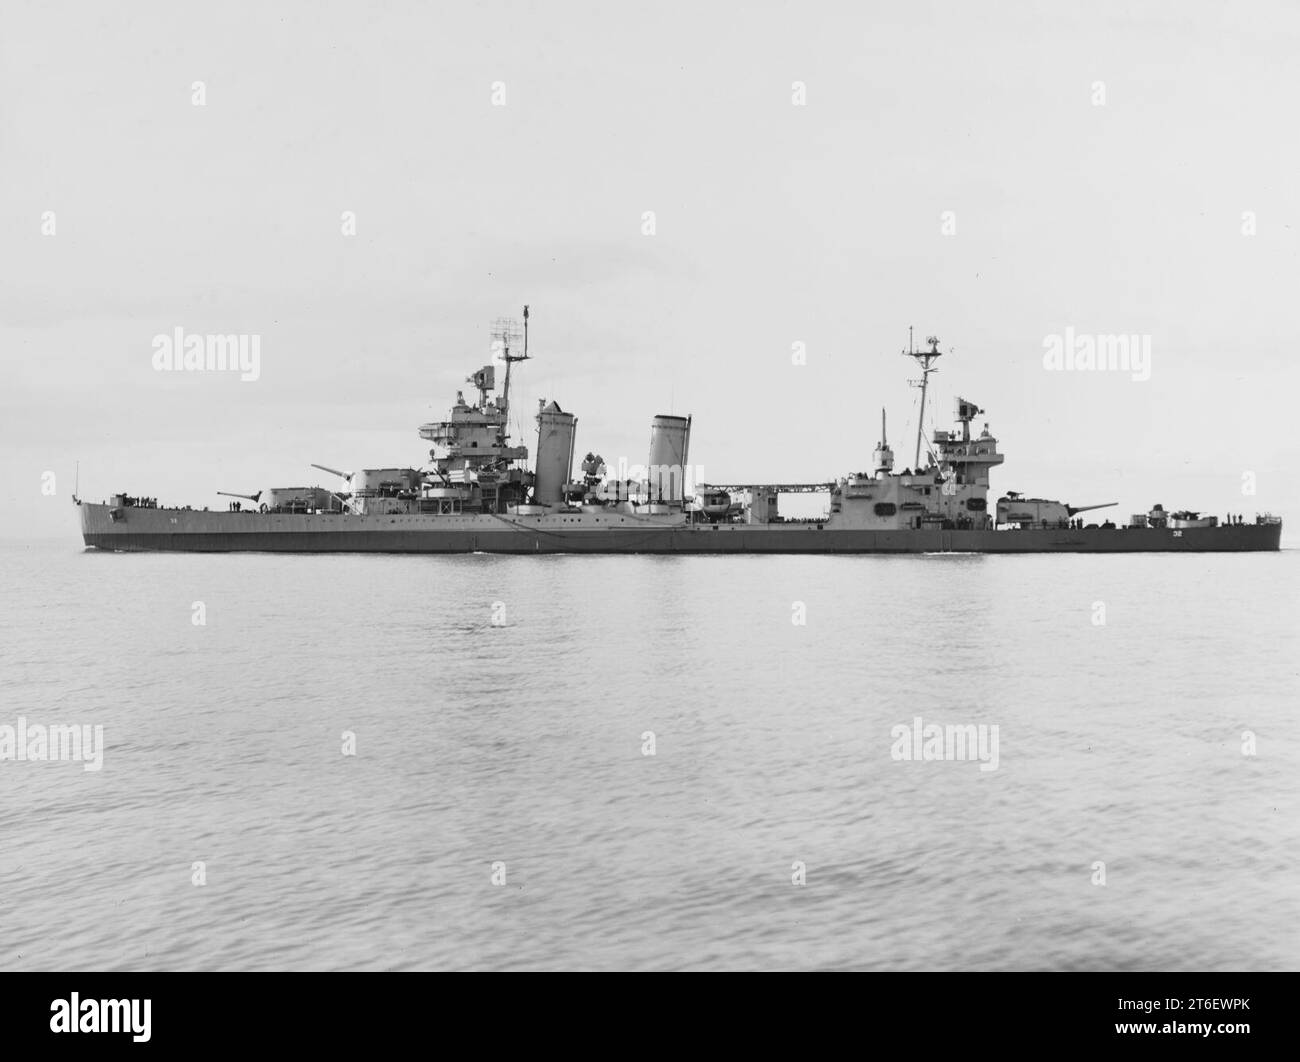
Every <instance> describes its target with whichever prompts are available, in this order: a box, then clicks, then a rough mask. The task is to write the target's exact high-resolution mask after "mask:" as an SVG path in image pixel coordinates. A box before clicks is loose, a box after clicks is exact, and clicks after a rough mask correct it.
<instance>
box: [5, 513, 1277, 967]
mask: <svg viewBox="0 0 1300 1062" xmlns="http://www.w3.org/2000/svg"><path fill="white" fill-rule="evenodd" d="M0 587H2V588H3V594H2V595H0V696H2V698H3V703H2V704H0V727H4V726H9V727H11V728H13V732H14V737H13V738H12V742H13V743H14V751H13V753H12V755H13V756H14V757H16V756H17V754H18V753H17V742H18V736H17V735H18V727H19V720H20V718H21V719H22V720H24V723H23V726H24V727H25V728H27V734H28V738H29V739H30V734H31V730H30V728H31V727H32V726H50V725H76V726H79V727H85V726H89V727H91V728H93V727H95V726H102V727H103V730H102V735H103V749H102V765H101V766H100V769H98V770H86V769H85V766H86V763H83V762H77V761H75V760H63V761H60V762H50V761H41V760H31V759H22V760H19V759H17V758H8V759H4V760H2V761H0V896H2V897H3V903H0V949H2V950H0V969H6V970H48V969H111V970H141V969H168V970H170V969H178V970H208V969H218V970H268V969H295V970H297V969H326V970H333V969H357V968H359V969H368V970H385V969H446V968H455V969H502V968H505V969H548V968H557V967H558V968H581V969H593V968H594V969H650V970H679V969H872V970H879V969H887V970H953V969H962V970H971V969H973V970H1022V969H1053V970H1056V969H1060V970H1192V969H1197V970H1199V969H1211V970H1275V969H1297V968H1300V724H1298V722H1297V718H1298V716H1300V696H1298V695H1300V618H1298V616H1297V603H1298V602H1300V552H1296V551H1284V552H1282V553H1279V554H1258V555H1236V556H1233V555H1220V556H1215V555H1183V556H1177V555H1167V556H1158V555H1152V556H1108V557H1107V556H1059V557H1047V556H1040V557H1032V556H1031V557H1015V556H1007V557H991V556H922V557H730V558H712V557H649V556H645V557H639V556H629V557H564V556H557V557H518V558H515V557H493V556H465V557H385V556H273V555H228V556H203V555H194V556H184V555H143V554H142V555H127V554H123V555H114V554H97V553H92V552H83V550H82V549H81V547H80V544H79V542H77V541H75V540H74V539H73V538H72V537H71V536H69V538H68V539H67V540H64V541H59V542H43V543H32V544H21V543H12V542H10V543H4V544H0ZM196 603H201V606H200V605H198V604H196ZM199 619H201V620H202V621H203V622H202V623H197V622H196V620H199ZM800 620H802V622H799V621H800ZM918 718H919V719H920V720H921V723H920V724H915V720H916V719H918ZM929 724H938V725H939V726H940V727H947V726H953V727H964V726H967V725H974V726H977V727H978V726H980V725H983V726H985V727H986V728H989V729H986V730H985V731H984V733H985V735H987V736H988V737H989V740H990V741H991V736H992V735H993V734H994V733H995V732H994V731H993V730H992V729H991V728H992V727H994V726H996V727H997V730H996V734H997V742H998V744H997V757H996V769H991V770H982V769H981V767H989V766H993V765H994V761H993V759H992V757H991V755H989V756H986V757H985V759H984V760H983V761H980V760H979V759H974V758H971V757H970V755H969V753H971V752H973V751H974V750H971V749H968V750H967V753H968V755H967V756H966V757H965V758H961V753H962V748H961V746H960V744H954V745H953V746H952V748H951V753H952V758H943V759H902V758H900V757H901V756H902V754H903V749H904V747H906V751H908V752H909V753H910V752H912V751H915V750H918V746H917V745H914V744H913V741H912V738H911V737H907V738H904V739H900V738H899V736H898V735H899V734H910V733H911V731H912V729H913V727H914V726H917V728H918V730H922V731H923V728H924V727H925V726H927V725H929ZM896 728H901V729H896ZM3 733H4V732H3V730H0V752H3ZM92 733H93V729H92ZM349 734H350V735H352V737H351V738H349V737H348V736H347V735H349ZM1252 743H1253V748H1252ZM350 746H352V747H350ZM88 748H89V747H88V746H87V747H86V748H83V750H82V753H83V755H85V754H87V751H88ZM941 751H943V753H944V755H945V756H947V755H948V751H949V750H948V748H947V746H944V748H943V749H942V750H941ZM984 751H985V752H986V753H991V752H992V748H991V745H989V744H987V743H986V745H985V746H984ZM349 753H351V754H349ZM651 753H652V754H651ZM69 754H71V752H70V750H69ZM91 765H92V766H93V763H92V764H91ZM1103 875H1104V883H1103V877H1102V876H1103Z"/></svg>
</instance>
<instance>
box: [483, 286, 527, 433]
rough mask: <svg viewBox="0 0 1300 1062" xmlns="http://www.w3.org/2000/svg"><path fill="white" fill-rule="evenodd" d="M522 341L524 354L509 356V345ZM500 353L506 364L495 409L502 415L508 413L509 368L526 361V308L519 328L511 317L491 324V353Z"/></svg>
mask: <svg viewBox="0 0 1300 1062" xmlns="http://www.w3.org/2000/svg"><path fill="white" fill-rule="evenodd" d="M520 340H523V344H524V352H523V353H522V354H511V353H510V347H511V344H516V343H518V342H519V341H520ZM498 351H500V353H501V360H502V361H504V362H505V363H506V379H505V385H504V387H502V389H501V400H500V401H499V402H498V403H497V408H498V409H500V410H501V412H502V413H509V412H510V366H512V365H513V364H514V363H515V362H517V361H527V360H528V307H527V306H525V307H524V323H523V326H522V327H521V326H520V324H519V322H518V321H516V320H515V319H514V318H512V317H498V318H497V319H496V320H495V321H493V322H492V352H493V355H494V356H495V355H496V353H497V352H498Z"/></svg>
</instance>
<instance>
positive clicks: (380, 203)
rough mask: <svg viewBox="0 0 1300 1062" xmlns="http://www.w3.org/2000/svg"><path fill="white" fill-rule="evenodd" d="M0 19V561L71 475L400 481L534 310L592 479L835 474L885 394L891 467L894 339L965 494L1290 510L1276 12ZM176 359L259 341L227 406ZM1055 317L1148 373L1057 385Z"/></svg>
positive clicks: (384, 7)
mask: <svg viewBox="0 0 1300 1062" xmlns="http://www.w3.org/2000/svg"><path fill="white" fill-rule="evenodd" d="M2 18H3V23H2V24H0V351H2V352H3V354H2V356H3V359H4V367H5V377H4V386H3V388H2V389H0V396H2V397H0V445H2V447H3V454H4V460H3V462H2V463H0V464H2V467H0V502H2V507H0V513H3V519H2V531H3V534H4V535H5V536H7V537H46V536H51V535H56V536H60V537H64V538H67V539H68V540H69V543H70V544H72V543H74V542H76V541H78V525H77V520H76V516H75V513H74V510H73V508H72V506H71V504H70V503H69V496H70V495H71V492H72V487H73V483H72V475H73V467H74V462H75V461H80V469H81V471H80V475H81V491H82V494H83V496H86V497H90V498H93V499H96V500H98V499H100V498H103V497H105V496H107V495H108V494H109V493H112V492H114V491H117V490H125V491H127V492H130V493H140V494H150V495H156V496H157V497H159V498H160V499H161V500H163V501H164V502H173V503H177V504H193V505H196V506H203V505H212V506H214V507H224V505H225V500H224V499H221V498H218V497H217V496H216V495H215V493H214V492H215V491H216V490H232V491H247V492H252V491H255V490H257V489H259V488H264V487H268V486H277V485H299V484H304V483H312V482H319V481H323V480H325V479H327V477H323V476H322V474H320V473H317V472H316V471H315V470H313V469H311V468H310V467H309V463H310V462H313V461H317V462H321V463H323V464H326V465H331V466H334V467H340V468H345V469H357V468H362V467H375V466H390V465H416V466H418V465H420V464H422V463H423V462H424V461H425V460H426V458H427V447H428V444H427V443H425V442H424V441H423V440H421V439H420V438H419V437H418V435H417V434H416V429H417V427H418V426H419V424H421V423H422V422H424V421H427V420H430V419H433V418H437V417H441V416H443V415H445V413H446V411H447V409H448V407H450V405H451V404H452V402H453V401H454V398H455V392H456V391H457V390H458V389H460V388H462V387H466V385H465V384H464V378H465V376H467V375H468V374H469V373H470V372H472V371H473V370H475V369H477V368H478V367H479V366H480V365H482V364H484V363H485V362H486V361H487V360H488V358H489V354H490V351H489V328H490V325H491V322H492V320H493V319H494V318H496V317H498V316H502V315H515V316H517V315H518V314H519V311H520V308H521V307H522V305H523V304H524V303H525V302H527V303H529V304H530V305H531V307H532V334H531V344H530V346H531V351H530V352H531V353H532V354H533V355H534V359H535V360H533V361H531V362H529V363H527V364H526V365H525V366H523V368H522V369H521V370H520V372H519V376H518V377H517V379H518V389H517V391H516V399H517V401H516V403H515V412H516V413H518V414H519V415H520V418H521V420H522V421H523V428H524V431H523V437H522V438H521V439H520V440H519V441H522V442H524V443H525V444H526V445H529V446H530V448H531V447H532V446H533V445H534V443H535V435H534V428H533V424H532V420H531V417H532V415H533V413H534V412H535V411H536V405H537V399H538V398H543V397H544V398H546V399H555V400H557V401H558V402H559V403H560V404H561V406H562V407H563V408H565V409H566V410H570V411H572V412H574V413H576V414H577V415H578V418H579V425H578V440H577V446H578V449H579V453H580V454H581V453H585V452H586V451H587V450H590V449H595V450H597V451H599V452H600V453H602V454H603V455H604V456H605V458H606V459H607V461H609V462H610V463H613V462H615V461H617V459H618V458H619V457H620V456H625V455H626V456H627V457H628V458H629V460H631V461H633V462H637V461H642V460H644V457H645V451H646V443H647V439H648V434H649V421H650V418H651V417H652V416H653V415H655V414H657V413H667V412H675V413H678V414H685V413H692V414H694V416H695V430H694V434H693V438H692V452H691V459H692V462H693V463H695V464H697V465H702V466H703V469H704V473H705V478H706V479H707V480H711V481H714V482H736V481H763V480H767V481H773V480H776V481H816V480H825V479H830V478H834V477H836V476H840V475H843V474H846V473H848V472H852V471H855V470H858V469H863V468H866V467H868V466H869V464H870V460H871V450H872V448H873V447H874V445H875V443H876V441H877V437H878V435H879V421H880V407H881V406H882V405H884V406H887V407H888V408H889V412H890V430H891V441H892V442H893V443H894V445H895V449H896V450H897V452H898V454H899V465H900V467H901V466H902V465H903V464H904V463H910V460H911V453H912V444H911V441H910V435H911V433H914V432H915V424H916V419H915V418H916V410H915V406H916V394H915V392H914V391H913V390H911V389H909V388H908V386H907V380H908V378H909V376H913V375H914V373H913V372H911V371H909V370H910V365H909V363H908V362H906V361H905V360H904V359H903V358H901V357H900V356H899V351H900V350H901V349H902V348H903V347H904V346H905V345H906V343H907V330H908V326H909V325H914V326H915V327H916V330H917V334H918V337H921V336H925V335H927V334H936V335H938V336H939V337H940V338H941V340H942V347H943V349H945V350H949V349H951V354H949V355H945V357H944V358H943V359H942V360H941V361H940V370H941V371H940V372H939V373H938V374H937V375H936V376H935V377H934V378H933V392H932V393H933V395H934V399H935V401H934V403H933V408H934V409H935V412H936V414H937V420H936V421H935V422H934V423H936V424H937V426H940V427H946V426H948V422H949V420H950V417H951V412H952V405H953V398H954V397H955V396H956V395H957V394H961V395H963V396H965V397H967V398H970V399H972V400H974V401H976V402H978V403H980V404H981V405H983V406H984V408H985V409H986V411H987V415H986V418H981V419H987V420H988V421H989V424H990V428H991V430H992V431H993V432H994V434H996V435H997V436H998V437H999V439H1000V440H1001V443H1002V448H1003V450H1004V451H1005V452H1006V455H1007V459H1006V463H1005V464H1004V465H1003V466H1002V467H1001V468H999V469H996V470H994V473H993V477H994V478H993V493H994V495H998V494H1001V493H1002V492H1003V491H1005V490H1007V489H1014V490H1020V491H1024V492H1026V493H1034V494H1039V495H1042V496H1047V497H1058V498H1061V499H1063V500H1065V501H1068V502H1070V503H1072V504H1089V503H1093V502H1102V501H1117V502H1119V503H1120V506H1119V509H1118V510H1115V512H1116V513H1117V514H1119V516H1120V518H1121V519H1126V518H1127V515H1128V514H1129V513H1131V512H1135V511H1141V510H1145V509H1147V508H1149V507H1150V505H1151V504H1152V503H1154V502H1162V503H1163V504H1164V505H1165V506H1166V507H1167V508H1192V509H1202V510H1206V511H1210V512H1215V513H1219V514H1220V515H1222V514H1223V513H1225V512H1228V511H1233V512H1245V513H1248V514H1249V513H1254V512H1255V511H1256V510H1257V509H1258V510H1272V511H1276V512H1282V513H1283V514H1285V515H1286V516H1287V517H1288V518H1290V520H1291V521H1292V524H1293V526H1294V525H1295V522H1296V521H1297V520H1300V504H1297V503H1298V502H1300V484H1298V477H1297V475H1296V472H1295V469H1296V467H1297V466H1300V442H1297V437H1298V436H1300V432H1297V430H1296V429H1295V427H1294V421H1295V419H1296V417H1295V414H1294V411H1293V408H1292V407H1293V406H1294V404H1295V402H1296V399H1297V394H1300V369H1298V368H1297V364H1298V362H1300V334H1298V333H1300V325H1298V324H1297V315H1296V312H1295V305H1296V295H1297V292H1298V290H1300V286H1298V284H1297V281H1298V280H1300V258H1298V257H1297V247H1298V243H1297V235H1298V232H1300V210H1298V207H1300V179H1298V175H1300V137H1297V135H1296V128H1297V114H1296V112H1297V103H1298V102H1300V73H1298V70H1300V68H1298V67H1297V63H1296V58H1295V57H1296V55H1297V54H1300V6H1297V5H1295V4H1294V3H1277V4H1271V3H1254V2H1252V3H1246V4H1242V3H1208V2H1201V3H1189V2H1169V3H1163V4H1144V3H1132V2H1124V3H1096V2H1087V3H1078V4H1067V3H1033V4H1028V3H1026V4H1014V3H1006V2H997V3H993V2H991V0H990V2H985V3H952V4H935V5H928V4H918V3H910V2H909V3H901V2H900V3H889V4H884V3H862V2H853V3H848V2H845V3H809V2H801V3H786V4H780V3H754V2H745V3H740V2H739V0H736V2H727V3H722V2H717V3H699V2H696V3H664V2H655V3H646V4H619V3H608V2H606V3H590V4H587V3H581V4H580V3H574V2H567V0H555V2H551V3H547V4H526V3H481V4H473V5H471V4H468V3H455V4H453V3H445V4H432V3H419V4H415V3H412V4H399V3H373V4H361V3H350V4H322V3H288V2H282V3H246V4H240V3H221V4H210V3H205V4H175V3H156V4H145V3H133V4H113V3H81V4H60V5H54V4H48V3H31V4H21V3H15V2H13V0H9V2H7V3H6V4H5V5H4V9H3V16H2ZM195 82H202V83H203V86H202V90H201V91H202V93H203V98H204V103H203V105H202V106H196V105H195V103H194V100H195V98H196V97H195V94H196V89H195ZM796 83H799V84H801V85H802V86H803V87H802V89H800V88H799V87H798V85H797V84H796ZM494 86H495V88H494ZM502 92H504V97H503V96H502ZM494 93H495V97H496V99H495V100H494ZM502 99H504V105H498V104H499V103H500V102H501V101H502ZM801 100H802V103H801ZM349 211H350V212H352V213H353V214H354V215H355V219H356V235H355V236H348V235H344V233H343V231H342V229H343V223H342V215H343V214H344V212H349ZM651 211H652V212H653V213H654V226H655V231H654V233H653V235H646V234H645V232H644V229H645V221H644V217H645V215H646V212H651ZM51 214H52V215H53V217H52V219H51V217H50V215H51ZM51 220H52V222H53V234H50V233H49V229H50V228H51V224H50V222H51ZM1252 228H1253V233H1254V234H1253V235H1251V234H1248V233H1249V231H1250V230H1251V229H1252ZM177 327H181V328H183V329H184V330H185V331H186V332H187V333H195V334H203V333H223V334H224V333H235V334H239V333H245V334H257V335H259V336H260V337H261V340H260V342H261V364H260V377H259V378H258V379H257V380H256V381H255V382H241V381H240V380H239V378H238V376H237V375H236V374H226V375H212V374H205V373H185V372H180V373H159V372H157V371H155V370H154V368H153V366H152V358H153V352H154V348H153V340H154V337H155V335H158V334H160V333H171V332H172V330H173V329H175V328H177ZM1067 328H1072V329H1073V330H1074V331H1075V333H1078V334H1087V335H1108V334H1125V335H1132V334H1136V335H1147V336H1150V342H1151V366H1150V379H1148V380H1145V381H1135V380H1134V379H1133V378H1132V374H1131V373H1120V372H1091V373H1080V372H1052V371H1048V370H1047V369H1045V368H1044V364H1043V356H1044V349H1045V348H1044V343H1045V341H1046V340H1047V339H1048V337H1050V336H1052V335H1059V334H1064V332H1065V330H1066V329H1067ZM795 343H802V344H804V348H805V349H806V358H807V363H806V364H804V365H797V364H793V363H792V345H793V344H795ZM47 471H53V472H54V473H56V476H57V488H56V494H55V495H54V496H53V497H48V496H46V495H44V494H43V493H42V482H43V480H42V474H43V473H44V472H47ZM1246 472H1253V473H1254V474H1255V477H1256V481H1257V484H1258V494H1257V495H1256V497H1253V498H1250V497H1243V496H1242V493H1241V484H1242V477H1243V474H1244V473H1246ZM1291 537H1292V535H1291V534H1290V533H1289V534H1288V536H1287V538H1288V539H1290V538H1291Z"/></svg>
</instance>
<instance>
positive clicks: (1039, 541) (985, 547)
mask: <svg viewBox="0 0 1300 1062" xmlns="http://www.w3.org/2000/svg"><path fill="white" fill-rule="evenodd" d="M80 510H81V527H82V537H83V539H84V540H85V543H86V545H87V546H88V547H94V548H97V549H104V550H120V551H129V552H139V551H161V552H188V553H235V552H265V553H476V552H482V553H1177V552H1186V553H1198V552H1216V553H1218V552H1224V553H1240V552H1256V551H1267V550H1277V549H1279V548H1280V544H1281V537H1282V526H1281V524H1243V525H1240V526H1224V527H1198V528H1185V529H1182V530H1176V529H1167V528H1115V529H1109V528H1105V529H1103V528H1092V529H1087V530H1027V531H862V530H853V529H847V528H835V527H834V526H832V525H831V524H830V523H824V524H817V523H777V524H722V525H716V526H713V527H710V526H708V525H693V526H688V525H683V524H681V523H679V522H673V521H669V520H668V519H666V518H660V519H656V518H654V517H640V518H639V517H632V516H628V517H620V516H612V517H605V518H603V519H601V520H599V521H593V520H586V519H574V520H571V521H568V523H569V526H567V527H566V526H565V523H566V521H565V520H564V519H563V518H561V517H556V516H544V517H526V516H520V517H509V518H507V517H498V516H484V515H475V516H435V515H420V516H414V515H412V516H341V515H324V514H319V515H317V514H312V515H290V514H261V513H251V512H250V513H231V512H198V511H195V510H190V509H135V508H127V509H118V510H114V509H112V508H111V507H109V506H107V505H96V504H91V503H88V502H87V503H82V504H81V505H80ZM114 513H116V514H117V516H116V518H115V517H114V515H113V514H114Z"/></svg>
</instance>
